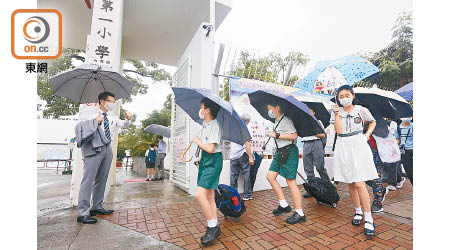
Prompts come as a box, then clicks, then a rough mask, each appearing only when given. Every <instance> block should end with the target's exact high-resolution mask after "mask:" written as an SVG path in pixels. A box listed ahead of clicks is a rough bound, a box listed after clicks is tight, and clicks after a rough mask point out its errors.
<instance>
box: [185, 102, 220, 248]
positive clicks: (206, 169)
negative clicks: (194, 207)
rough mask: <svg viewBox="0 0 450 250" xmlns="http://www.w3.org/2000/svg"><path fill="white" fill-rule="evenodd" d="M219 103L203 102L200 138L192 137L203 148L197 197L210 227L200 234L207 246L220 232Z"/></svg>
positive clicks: (198, 162) (200, 111)
mask: <svg viewBox="0 0 450 250" xmlns="http://www.w3.org/2000/svg"><path fill="white" fill-rule="evenodd" d="M219 110H220V106H219V105H217V104H216V103H214V102H213V101H211V100H210V99H208V98H206V97H205V98H203V99H202V100H201V101H200V110H199V117H200V119H202V120H203V125H202V129H201V131H200V137H198V136H195V137H194V138H192V143H195V144H197V145H198V147H199V148H200V149H201V158H200V161H197V162H196V164H197V165H198V177H197V190H196V192H195V198H196V200H197V202H198V203H199V205H200V207H201V209H202V211H203V215H204V216H205V217H206V220H207V223H208V227H207V229H206V233H205V235H203V236H202V237H201V242H202V244H203V245H204V246H208V245H211V244H212V243H213V241H214V240H215V239H216V238H217V237H218V236H219V235H220V227H219V223H218V222H217V208H216V202H215V199H214V190H215V189H217V188H218V184H219V177H220V173H221V172H222V166H223V159H222V127H221V126H220V124H219V122H218V121H217V120H216V117H217V114H218V113H219Z"/></svg>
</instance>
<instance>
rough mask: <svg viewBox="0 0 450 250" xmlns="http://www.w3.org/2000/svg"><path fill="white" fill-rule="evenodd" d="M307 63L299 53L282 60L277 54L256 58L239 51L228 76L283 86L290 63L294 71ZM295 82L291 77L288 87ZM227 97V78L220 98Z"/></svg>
mask: <svg viewBox="0 0 450 250" xmlns="http://www.w3.org/2000/svg"><path fill="white" fill-rule="evenodd" d="M308 61H309V59H308V57H307V56H306V55H304V54H302V53H301V52H289V53H288V55H287V56H286V57H284V58H283V57H282V56H281V55H280V54H278V53H274V52H271V53H269V54H268V55H267V56H264V57H259V58H256V57H255V56H254V55H253V56H252V55H251V54H250V52H249V51H241V54H240V56H239V59H238V63H237V64H235V65H233V67H232V69H231V70H230V72H228V74H229V75H231V76H238V77H242V78H247V79H255V80H260V81H264V82H271V83H276V84H283V83H284V78H285V75H286V71H287V70H288V69H289V67H290V64H291V63H292V64H293V67H294V69H295V67H298V66H304V65H306V64H307V62H308ZM297 80H298V76H291V77H290V78H289V80H288V85H293V83H295V81H297ZM229 95H230V83H229V78H225V83H224V86H223V88H222V89H221V91H220V96H221V97H223V98H224V99H225V100H227V101H229V100H230V96H229Z"/></svg>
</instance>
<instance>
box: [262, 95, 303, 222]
mask: <svg viewBox="0 0 450 250" xmlns="http://www.w3.org/2000/svg"><path fill="white" fill-rule="evenodd" d="M267 109H268V115H269V117H270V118H274V119H275V126H274V131H271V132H270V134H269V136H270V137H271V138H274V140H275V145H276V147H277V151H276V153H275V157H274V158H273V160H272V163H271V164H270V168H269V172H268V173H267V176H266V178H267V180H268V181H269V183H270V185H271V186H272V188H273V190H274V191H275V194H276V195H277V198H278V201H279V205H278V208H277V209H275V210H273V211H272V213H273V214H274V215H276V216H278V215H281V214H282V213H289V212H291V210H292V209H291V207H290V206H289V204H288V203H287V201H286V199H285V197H284V194H283V190H282V189H281V186H280V184H279V183H278V181H277V176H278V175H281V176H282V177H284V178H286V183H287V184H288V186H289V190H290V191H291V194H292V197H293V198H294V204H295V212H294V214H292V216H291V217H289V218H287V219H286V222H287V223H289V224H296V223H300V222H305V221H306V216H305V214H304V213H303V209H302V196H301V194H300V190H299V188H298V186H297V183H296V181H295V179H296V177H297V169H298V148H297V145H296V141H297V138H298V135H297V130H296V129H295V126H294V123H293V121H292V120H291V118H289V117H288V116H286V115H285V114H284V113H283V109H282V107H281V104H280V103H277V102H276V101H272V102H270V103H269V104H268V105H267Z"/></svg>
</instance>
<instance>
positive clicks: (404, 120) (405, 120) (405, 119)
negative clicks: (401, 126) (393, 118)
mask: <svg viewBox="0 0 450 250" xmlns="http://www.w3.org/2000/svg"><path fill="white" fill-rule="evenodd" d="M401 120H402V122H411V118H402V119H401Z"/></svg>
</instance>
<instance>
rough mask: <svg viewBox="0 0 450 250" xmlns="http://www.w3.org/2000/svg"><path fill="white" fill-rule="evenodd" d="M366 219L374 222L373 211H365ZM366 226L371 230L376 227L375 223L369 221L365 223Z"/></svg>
mask: <svg viewBox="0 0 450 250" xmlns="http://www.w3.org/2000/svg"><path fill="white" fill-rule="evenodd" d="M364 220H365V221H368V222H372V223H373V218H372V213H371V212H364ZM364 227H365V228H367V229H369V230H373V229H374V227H373V225H372V224H369V223H364Z"/></svg>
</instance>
